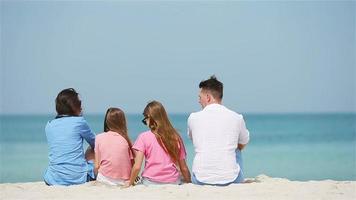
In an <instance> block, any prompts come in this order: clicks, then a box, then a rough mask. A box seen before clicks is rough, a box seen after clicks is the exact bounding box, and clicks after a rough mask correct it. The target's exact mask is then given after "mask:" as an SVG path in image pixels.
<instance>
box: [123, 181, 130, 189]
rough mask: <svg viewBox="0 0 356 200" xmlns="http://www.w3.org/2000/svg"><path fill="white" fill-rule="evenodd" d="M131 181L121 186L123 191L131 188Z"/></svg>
mask: <svg viewBox="0 0 356 200" xmlns="http://www.w3.org/2000/svg"><path fill="white" fill-rule="evenodd" d="M130 186H131V185H130V181H125V184H124V185H123V186H121V188H122V189H124V188H128V187H130Z"/></svg>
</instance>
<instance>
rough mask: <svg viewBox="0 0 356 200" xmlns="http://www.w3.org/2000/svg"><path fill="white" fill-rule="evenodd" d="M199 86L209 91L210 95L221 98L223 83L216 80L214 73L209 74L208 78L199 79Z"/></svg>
mask: <svg viewBox="0 0 356 200" xmlns="http://www.w3.org/2000/svg"><path fill="white" fill-rule="evenodd" d="M199 88H201V89H203V90H208V91H210V92H211V95H213V97H214V98H216V99H222V98H223V83H222V82H220V81H218V79H217V78H216V77H215V75H212V76H210V78H209V79H208V80H205V81H201V82H200V83H199Z"/></svg>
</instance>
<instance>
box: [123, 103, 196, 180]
mask: <svg viewBox="0 0 356 200" xmlns="http://www.w3.org/2000/svg"><path fill="white" fill-rule="evenodd" d="M143 115H144V119H143V120H142V122H143V123H144V124H145V125H147V126H148V127H149V128H150V131H146V132H144V133H141V134H140V135H139V136H138V138H137V140H136V142H135V144H134V145H133V147H132V148H133V149H134V151H135V155H136V157H135V164H134V166H133V168H132V170H131V176H130V180H129V181H128V182H127V183H126V184H125V187H129V186H131V185H133V184H134V181H135V178H136V176H137V175H138V173H139V172H140V170H141V165H142V162H143V158H145V168H144V170H143V172H142V174H141V176H142V182H143V184H145V185H147V184H181V176H182V177H183V181H184V182H186V183H190V182H191V181H190V173H189V169H188V167H187V164H186V162H185V158H186V152H185V147H184V144H183V141H182V138H181V137H180V135H179V134H178V132H177V131H176V130H175V129H174V128H173V126H172V124H171V123H170V121H169V119H168V116H167V113H166V111H165V109H164V107H163V105H162V104H161V103H159V102H157V101H152V102H150V103H148V105H147V106H146V108H145V110H144V112H143Z"/></svg>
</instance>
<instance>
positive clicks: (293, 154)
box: [0, 114, 356, 183]
mask: <svg viewBox="0 0 356 200" xmlns="http://www.w3.org/2000/svg"><path fill="white" fill-rule="evenodd" d="M84 117H85V118H86V120H87V121H88V123H89V126H90V127H91V128H92V130H93V131H94V132H95V133H96V134H98V133H101V132H102V130H103V119H104V116H103V115H84ZM244 117H245V120H246V124H247V128H248V129H249V131H250V143H249V144H248V146H247V147H246V149H244V151H243V159H244V168H245V176H246V177H255V176H257V175H260V174H266V175H268V176H272V177H282V178H288V179H290V180H300V181H306V180H325V179H332V180H356V114H244ZM53 118H54V116H53V115H26V116H16V115H1V116H0V121H1V129H0V130H1V133H0V183H8V182H11V183H13V182H30V181H41V180H42V176H43V172H44V171H45V169H46V166H47V164H48V158H47V154H48V149H47V144H46V136H45V132H44V128H45V125H46V123H47V121H48V120H51V119H53ZM169 118H170V120H171V121H172V123H173V125H174V126H175V128H176V129H177V130H178V131H179V132H180V134H181V136H182V137H183V139H184V142H185V146H186V148H187V153H188V159H187V162H188V165H189V167H190V168H191V165H192V160H193V157H194V150H193V147H192V143H191V141H190V140H189V139H188V137H187V133H186V130H187V127H186V122H187V118H188V114H171V115H169ZM141 119H142V115H138V114H128V115H127V120H128V127H129V134H130V137H131V139H132V140H133V141H134V140H135V139H136V138H137V136H138V134H139V133H141V132H143V131H145V130H146V127H145V126H144V125H143V124H142V123H141Z"/></svg>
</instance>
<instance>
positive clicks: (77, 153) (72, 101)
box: [44, 76, 249, 187]
mask: <svg viewBox="0 0 356 200" xmlns="http://www.w3.org/2000/svg"><path fill="white" fill-rule="evenodd" d="M199 88H200V92H199V103H200V104H201V106H202V110H201V111H199V112H195V113H192V114H190V116H189V118H188V136H189V138H190V139H191V140H192V142H193V146H194V150H195V157H194V161H193V165H192V174H191V173H190V171H189V168H188V166H187V164H186V161H185V160H186V156H187V153H186V150H185V147H184V143H183V139H182V138H181V136H180V135H179V133H178V132H177V131H176V130H175V129H174V127H173V126H172V124H171V122H170V121H169V119H168V115H167V113H166V111H165V109H164V107H163V105H162V104H161V103H160V102H158V101H151V102H149V103H148V104H147V106H146V107H145V109H144V111H143V116H144V118H143V120H142V122H143V123H144V124H145V125H146V126H147V127H148V129H149V130H148V131H146V132H143V133H141V134H140V135H139V136H138V138H137V139H136V141H135V142H134V143H132V142H131V140H130V137H129V135H128V129H127V125H126V118H125V114H124V112H123V111H122V110H121V109H119V108H109V109H108V110H107V112H106V115H105V119H104V132H103V133H101V134H98V135H96V136H95V134H94V133H93V131H92V130H91V129H90V128H89V126H88V124H87V122H86V121H85V119H84V118H83V117H82V116H81V113H82V107H81V101H80V99H79V97H78V93H77V92H76V91H75V90H74V89H72V88H69V89H65V90H63V91H61V92H60V93H59V94H58V96H57V98H56V111H57V116H56V118H55V119H53V120H51V121H49V122H48V123H47V125H46V129H45V131H46V136H47V142H48V146H49V155H48V156H49V165H48V167H47V170H46V172H45V174H44V181H45V183H46V184H47V185H74V184H82V183H85V182H88V181H92V180H96V181H99V182H103V183H106V184H109V185H121V186H123V187H129V186H133V185H135V184H138V183H142V184H144V185H153V184H154V185H157V184H182V183H183V182H184V183H190V182H192V183H193V184H197V185H216V186H225V185H229V184H232V183H243V182H244V175H243V167H242V166H243V164H242V157H241V150H242V149H243V148H244V147H245V145H246V144H247V143H248V142H249V132H248V130H247V128H246V125H245V122H244V119H243V116H242V115H240V114H237V113H236V112H234V111H232V110H229V109H228V108H226V107H225V106H223V105H222V98H223V84H222V83H221V82H220V81H219V80H217V78H216V77H215V76H211V77H210V78H209V79H207V80H204V81H202V82H200V84H199ZM83 140H85V141H86V142H87V143H88V144H89V147H88V149H87V150H86V152H84V148H83ZM144 160H145V164H144V169H143V171H142V173H141V175H140V176H139V173H140V171H141V166H142V163H143V161H144ZM140 177H141V178H140Z"/></svg>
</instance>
